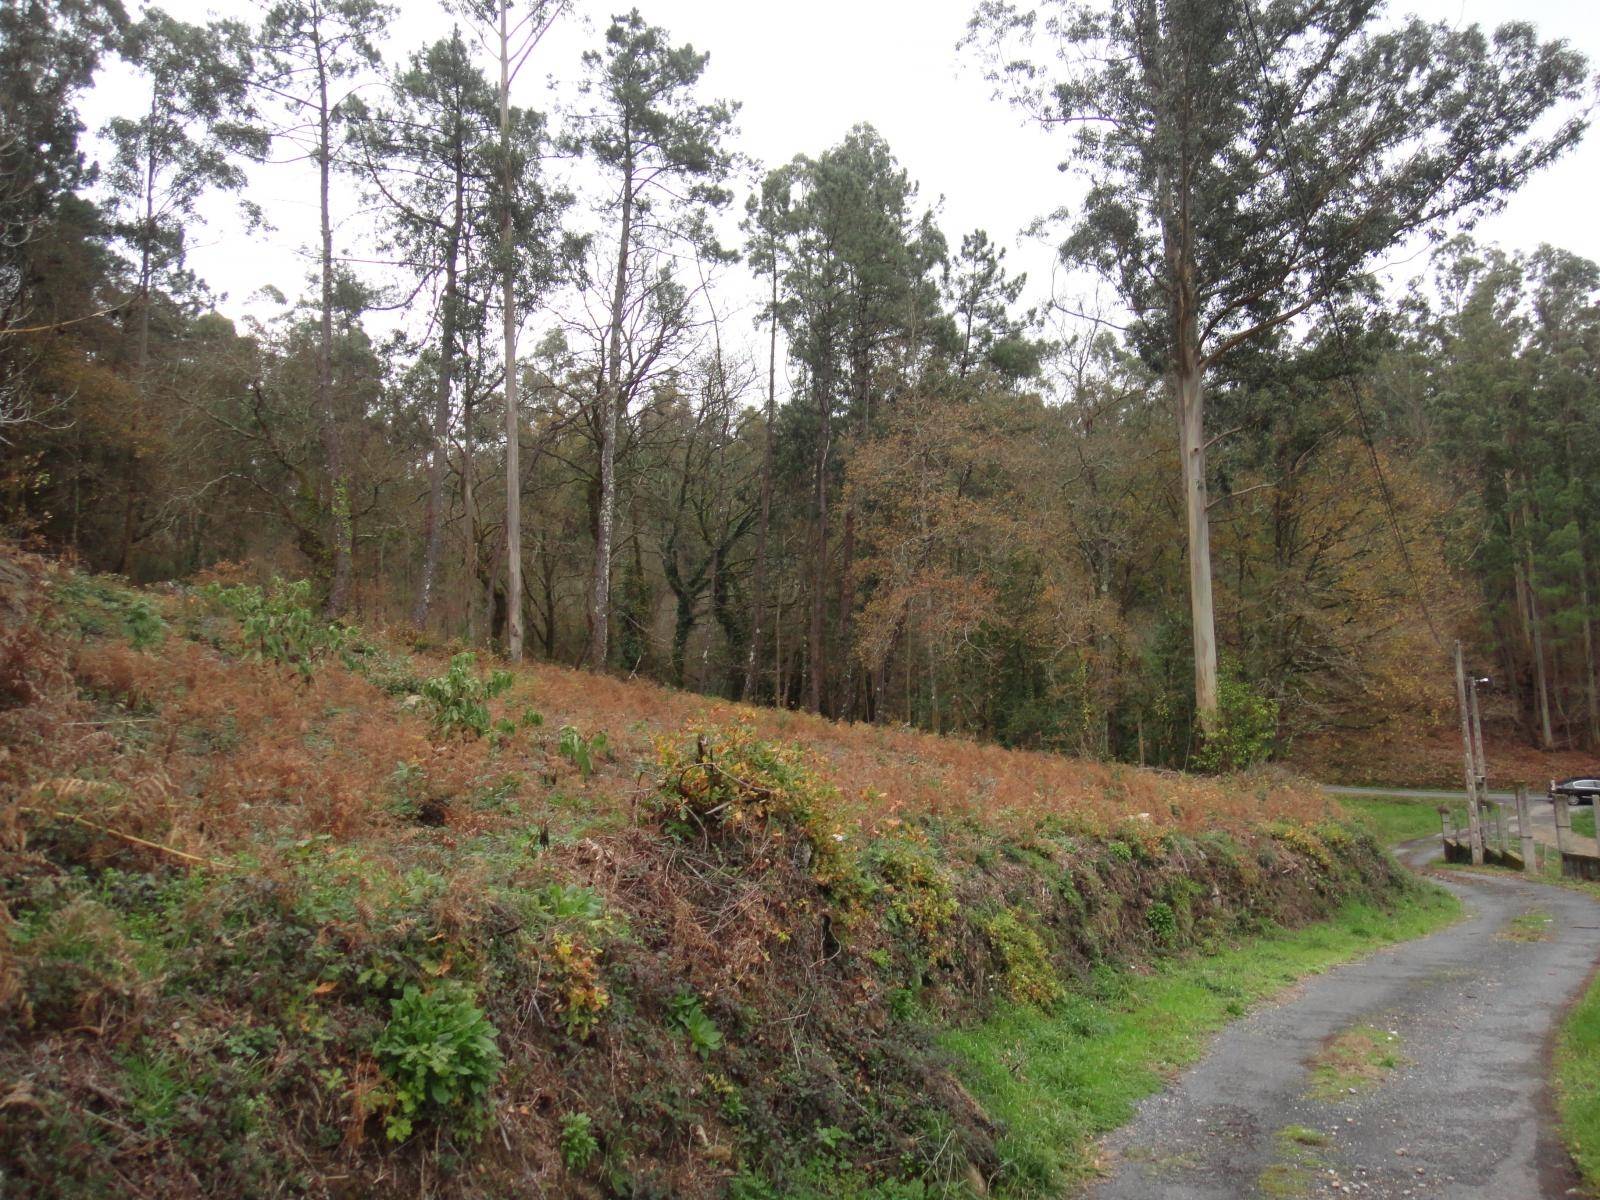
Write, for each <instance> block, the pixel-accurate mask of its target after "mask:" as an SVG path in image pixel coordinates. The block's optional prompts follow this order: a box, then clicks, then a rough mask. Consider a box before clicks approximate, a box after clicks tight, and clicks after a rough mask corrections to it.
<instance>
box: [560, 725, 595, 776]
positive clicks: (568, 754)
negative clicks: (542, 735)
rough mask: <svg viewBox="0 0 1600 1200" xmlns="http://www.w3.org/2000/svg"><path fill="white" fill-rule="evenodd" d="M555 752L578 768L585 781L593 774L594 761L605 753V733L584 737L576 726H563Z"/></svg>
mask: <svg viewBox="0 0 1600 1200" xmlns="http://www.w3.org/2000/svg"><path fill="white" fill-rule="evenodd" d="M556 749H557V751H558V752H559V753H560V754H561V756H562V757H563V758H565V759H568V760H569V761H571V763H572V764H573V765H574V766H576V767H577V768H578V773H579V774H580V775H582V776H583V777H584V778H585V779H587V778H589V776H591V775H593V774H594V763H595V759H596V758H598V757H599V756H600V755H602V754H604V753H605V752H606V733H605V730H603V729H601V730H598V731H597V732H595V733H594V734H593V735H591V736H590V737H584V736H583V734H582V732H580V731H579V729H578V727H577V726H576V725H563V726H562V727H561V738H560V741H559V742H557V744H556Z"/></svg>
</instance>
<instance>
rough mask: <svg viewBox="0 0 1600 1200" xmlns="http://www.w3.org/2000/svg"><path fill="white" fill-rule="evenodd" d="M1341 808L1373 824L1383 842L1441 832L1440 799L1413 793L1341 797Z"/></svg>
mask: <svg viewBox="0 0 1600 1200" xmlns="http://www.w3.org/2000/svg"><path fill="white" fill-rule="evenodd" d="M1339 807H1340V808H1342V809H1344V810H1345V811H1346V812H1347V813H1349V814H1350V815H1351V816H1352V817H1356V818H1358V819H1360V820H1361V821H1364V822H1365V823H1366V824H1367V825H1368V826H1370V827H1371V829H1372V832H1373V834H1374V836H1376V837H1377V839H1378V841H1379V843H1380V844H1382V845H1385V846H1392V845H1394V844H1395V843H1397V842H1409V841H1412V840H1413V839H1415V838H1419V837H1427V836H1428V835H1429V834H1431V833H1438V832H1439V802H1438V801H1437V800H1418V799H1416V798H1415V797H1410V796H1340V797H1339Z"/></svg>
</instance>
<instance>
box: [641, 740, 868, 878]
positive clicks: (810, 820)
mask: <svg viewBox="0 0 1600 1200" xmlns="http://www.w3.org/2000/svg"><path fill="white" fill-rule="evenodd" d="M656 750H657V759H658V761H659V763H660V765H661V768H662V778H661V783H660V795H661V797H662V800H663V802H664V803H665V805H666V807H667V816H668V819H669V828H675V829H676V830H677V831H678V832H680V833H692V832H693V831H695V830H706V829H710V828H717V829H721V830H726V831H735V830H741V829H744V830H752V831H753V830H754V829H756V828H765V827H767V826H770V825H772V824H774V823H777V824H781V825H788V826H790V827H792V828H794V829H798V830H799V831H800V832H801V833H802V835H803V836H804V837H805V839H806V842H807V843H808V845H809V849H810V854H809V861H810V867H811V873H812V876H813V877H814V879H815V880H816V882H817V883H818V884H819V885H821V886H822V887H825V888H828V889H829V890H830V891H831V892H832V893H833V899H834V900H835V901H838V902H840V903H848V902H849V901H851V900H852V899H859V898H860V891H861V887H862V880H861V875H860V867H859V864H858V863H857V862H856V860H855V857H854V855H853V853H852V852H851V850H850V847H849V846H848V842H847V839H846V837H845V835H844V834H843V833H842V832H840V831H839V830H837V829H835V828H834V827H833V825H832V823H831V822H830V821H829V817H830V815H833V814H836V813H837V812H838V811H839V809H840V807H841V805H840V798H839V791H838V789H837V788H835V787H834V786H833V784H831V783H829V782H827V781H826V780H824V779H822V778H821V777H820V776H819V775H818V774H817V773H816V772H815V771H814V770H813V769H812V768H811V766H810V764H809V763H808V762H807V760H806V756H805V752H804V751H803V750H802V749H800V748H799V747H798V746H792V745H782V744H777V743H772V742H766V741H762V740H761V739H759V738H757V737H756V736H755V732H754V731H753V730H752V729H751V728H750V726H748V725H745V724H742V723H741V724H736V725H730V726H727V727H724V728H719V729H711V730H705V731H701V732H700V733H699V734H698V736H697V737H696V738H695V742H694V754H693V757H692V758H691V757H689V756H688V755H686V754H685V753H684V750H683V748H682V746H681V745H680V744H679V743H678V742H676V741H675V740H669V739H666V738H663V739H661V740H659V741H658V742H657V743H656Z"/></svg>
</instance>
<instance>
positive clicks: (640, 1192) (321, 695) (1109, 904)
mask: <svg viewBox="0 0 1600 1200" xmlns="http://www.w3.org/2000/svg"><path fill="white" fill-rule="evenodd" d="M305 602H306V597H305V595H304V593H303V592H301V591H298V590H296V589H294V588H292V587H283V588H277V589H268V590H266V591H262V590H260V589H255V588H251V587H248V586H243V585H233V586H228V585H225V584H223V583H220V582H214V583H212V584H211V585H209V586H206V587H197V588H194V589H179V590H171V591H167V592H163V593H144V592H134V591H130V590H127V589H125V588H124V587H122V586H121V585H119V584H117V583H116V582H115V581H109V580H102V579H90V578H86V577H83V576H81V575H76V574H73V573H71V572H69V571H66V570H64V569H61V568H58V567H53V566H50V565H48V564H46V563H44V562H41V561H40V560H37V559H34V558H30V557H28V556H25V555H22V554H19V553H16V552H14V551H5V552H3V553H0V795H4V796H5V797H6V799H5V800H4V802H3V807H0V903H3V907H0V939H3V941H0V1109H3V1111H4V1114H5V1120H3V1121H0V1184H5V1183H7V1182H8V1181H9V1182H10V1183H11V1184H13V1185H15V1186H16V1188H17V1189H18V1192H19V1194H26V1195H42V1196H99V1195H108V1194H127V1195H160V1196H215V1195H262V1196H265V1195H310V1196H329V1197H334V1196H341V1197H342V1196H362V1195H389V1194H412V1195H437V1196H499V1195H529V1194H544V1195H563V1196H567V1195H570V1196H605V1195H618V1196H634V1197H649V1196H660V1197H667V1196H672V1197H700V1196H723V1195H733V1196H736V1197H742V1198H752V1197H764V1196H776V1195H801V1196H804V1195H815V1196H838V1195H861V1196H867V1195H871V1196H878V1197H882V1198H885V1200H887V1198H888V1197H894V1196H905V1197H910V1196H928V1195H962V1194H970V1193H972V1192H977V1191H987V1190H990V1189H994V1190H998V1191H1002V1192H1003V1191H1004V1190H1005V1188H1006V1186H1007V1182H1008V1172H1009V1171H1010V1169H1011V1168H1010V1164H1008V1163H1007V1162H1006V1160H1005V1158H1004V1156H1003V1154H1002V1153H1001V1152H1000V1150H999V1149H997V1146H998V1145H999V1140H1000V1136H1001V1134H1002V1133H1003V1131H1002V1130H1000V1129H999V1128H997V1126H996V1124H995V1122H994V1121H993V1120H992V1119H991V1118H990V1116H989V1115H988V1114H986V1113H985V1112H984V1111H982V1109H981V1108H980V1107H979V1106H978V1104H977V1102H976V1101H974V1100H973V1099H972V1098H971V1097H970V1096H969V1095H968V1094H967V1093H966V1091H965V1090H964V1089H963V1088H962V1087H961V1085H960V1084H959V1083H958V1082H957V1079H956V1076H955V1075H954V1074H953V1073H952V1071H951V1069H950V1064H949V1062H948V1061H947V1060H946V1058H945V1057H944V1055H943V1053H942V1052H941V1051H940V1050H939V1049H938V1047H937V1044H936V1034H937V1032H938V1030H939V1029H940V1028H943V1027H949V1026H952V1025H960V1024H962V1023H966V1022H971V1021H975V1020H978V1019H980V1018H982V1017H984V1016H985V1015H987V1014H989V1013H991V1012H993V1011H994V1010H995V1009H996V1008H997V1006H1004V1005H1021V1006H1034V1007H1039V1008H1044V1009H1049V1008H1051V1007H1052V1006H1054V1005H1055V1004H1057V1003H1058V1002H1059V1000H1060V999H1061V997H1062V996H1063V995H1064V994H1065V993H1066V992H1068V991H1070V990H1072V989H1074V988H1075V987H1077V986H1079V984H1080V982H1081V981H1083V980H1085V979H1087V978H1089V977H1090V975H1091V973H1092V972H1094V971H1095V970H1096V969H1097V968H1098V967H1100V966H1103V965H1105V964H1111V963H1122V964H1126V963H1135V964H1136V963H1139V962H1141V961H1147V960H1150V959H1152V958H1155V957H1158V956H1165V955H1170V954H1174V953H1178V952H1181V951H1184V950H1186V949H1189V948H1192V947H1197V946H1206V945H1210V944H1213V943H1215V942H1216V941H1217V940H1218V939H1222V938H1226V937H1228V936H1230V935H1233V934H1237V933H1242V932H1248V931H1250V930H1254V929H1259V928H1262V927H1264V926H1266V925H1268V924H1270V923H1286V924H1295V923H1299V922H1302V921H1304V920H1307V919H1310V918H1313V917H1316V916H1319V915H1322V914H1325V913H1327V912H1330V911H1332V910H1333V909H1334V908H1335V907H1337V906H1338V905H1340V904H1341V903H1343V902H1345V901H1346V900H1349V899H1351V898H1356V897H1367V898H1374V899H1377V900H1380V901H1388V900H1393V899H1396V898H1403V897H1404V896H1405V895H1407V892H1406V889H1407V887H1408V886H1409V885H1408V884H1407V883H1406V882H1405V881H1404V879H1403V878H1402V877H1401V875H1400V873H1399V872H1398V871H1397V869H1396V868H1394V867H1393V866H1392V865H1391V863H1390V862H1389V860H1388V859H1387V858H1386V857H1385V856H1384V855H1383V854H1382V853H1381V852H1380V851H1379V849H1378V848H1377V847H1376V846H1375V845H1374V844H1373V843H1372V842H1371V840H1370V838H1368V837H1366V836H1364V835H1362V834H1360V833H1353V832H1351V831H1350V830H1349V829H1348V828H1346V827H1345V826H1343V825H1340V824H1337V823H1334V821H1333V818H1334V816H1335V815H1336V814H1334V813H1333V812H1331V811H1330V810H1329V809H1328V807H1327V803H1326V801H1325V800H1324V799H1323V798H1322V797H1321V796H1320V795H1319V794H1317V793H1316V792H1315V791H1308V790H1306V789H1304V788H1298V789H1297V788H1296V787H1295V786H1293V785H1292V784H1291V783H1289V782H1286V781H1284V780H1279V779H1274V778H1269V777H1259V778H1250V779H1225V780H1216V781H1198V780H1194V779H1189V778H1182V777H1176V776H1168V775H1161V774H1156V773H1149V772H1140V771H1135V770H1131V769H1126V768H1116V767H1107V766H1100V765H1094V764H1087V763H1081V762H1074V761H1071V760H1067V759H1062V758H1058V757H1052V756H1048V755H1039V754H1024V753H1017V752H1008V751H1003V750H999V749H996V748H993V747H986V746H979V745H974V744H970V743H967V742H962V741H956V740H947V739H940V738H936V737H931V736H927V735H921V734H916V733H912V732H908V731H903V730H893V729H880V728H871V727H863V726H842V725H836V724H832V723H829V722H826V721H822V720H818V719H814V718H809V717H803V716H798V715H795V714H791V713H782V712H772V711H761V710H755V709H748V708H743V707H740V706H737V705H731V704H725V703H720V702H716V701H712V700H707V699H705V698H702V697H693V696H687V695H682V694H678V693H673V692H670V691H666V690H663V689H661V688H657V687H652V686H646V685H641V684H634V683H626V682H622V681H619V680H613V679H605V678H597V677H594V676H591V675H585V674H579V673H574V672H570V671H565V670H561V669H558V668H553V667H545V666H536V667H528V668H526V669H523V670H519V671H517V672H515V673H500V672H493V671H491V670H490V669H489V665H488V664H482V663H478V662H476V661H474V660H473V659H471V658H470V657H469V656H463V655H458V656H455V657H453V658H452V657H451V656H450V655H449V654H448V653H447V652H446V651H444V650H439V649H418V648H417V647H415V646H410V645H407V644H406V643H405V642H404V641H403V640H400V639H396V638H389V637H383V636H376V635H369V634H364V633H362V632H361V631H358V630H353V629H344V628H334V627H329V626H326V625H324V624H322V623H320V622H318V621H317V620H316V619H315V618H314V617H313V616H312V614H311V612H310V611H309V610H308V609H307V608H306V604H305ZM0 1190H3V1189H0Z"/></svg>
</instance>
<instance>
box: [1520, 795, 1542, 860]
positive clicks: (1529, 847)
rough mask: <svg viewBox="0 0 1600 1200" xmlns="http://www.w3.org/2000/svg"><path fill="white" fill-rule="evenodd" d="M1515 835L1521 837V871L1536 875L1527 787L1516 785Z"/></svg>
mask: <svg viewBox="0 0 1600 1200" xmlns="http://www.w3.org/2000/svg"><path fill="white" fill-rule="evenodd" d="M1517 833H1519V834H1520V835H1521V836H1522V870H1523V873H1524V874H1527V875H1533V874H1537V872H1538V867H1537V866H1535V864H1534V861H1533V860H1534V842H1533V822H1532V821H1531V820H1530V819H1529V815H1528V785H1527V784H1525V783H1519V784H1517Z"/></svg>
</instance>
